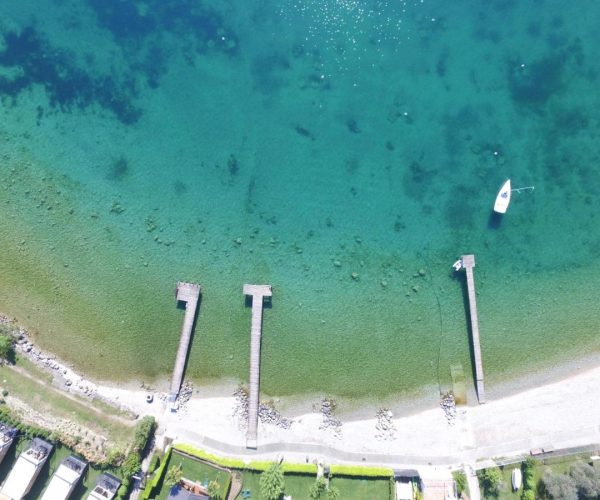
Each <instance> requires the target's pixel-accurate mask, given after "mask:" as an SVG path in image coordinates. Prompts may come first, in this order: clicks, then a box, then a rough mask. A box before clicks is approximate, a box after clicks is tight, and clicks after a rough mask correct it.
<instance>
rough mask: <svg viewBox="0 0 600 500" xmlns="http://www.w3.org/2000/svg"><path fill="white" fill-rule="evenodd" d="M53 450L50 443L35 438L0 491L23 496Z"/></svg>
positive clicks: (18, 496) (13, 496) (10, 495)
mask: <svg viewBox="0 0 600 500" xmlns="http://www.w3.org/2000/svg"><path fill="white" fill-rule="evenodd" d="M51 451H52V445H51V444H50V443H47V442H46V441H44V440H42V439H39V438H34V439H33V440H32V441H31V443H30V445H29V447H28V448H27V449H26V450H25V451H23V452H22V453H21V454H20V455H19V458H18V459H17V461H16V463H15V465H13V468H12V469H11V470H10V473H9V474H8V477H7V478H6V481H5V482H4V484H3V485H2V489H0V493H1V494H3V495H5V496H7V497H9V498H23V496H25V494H26V493H27V491H28V490H29V488H30V487H31V485H32V483H33V481H34V480H35V478H36V477H37V474H38V471H39V469H41V468H42V466H43V465H44V463H45V462H46V459H47V458H48V454H49V453H50V452H51Z"/></svg>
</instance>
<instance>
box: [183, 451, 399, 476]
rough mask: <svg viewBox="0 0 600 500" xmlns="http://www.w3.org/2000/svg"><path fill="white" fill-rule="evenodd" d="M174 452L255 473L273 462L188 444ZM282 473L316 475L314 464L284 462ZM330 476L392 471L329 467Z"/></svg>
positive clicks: (392, 473) (376, 474) (387, 472)
mask: <svg viewBox="0 0 600 500" xmlns="http://www.w3.org/2000/svg"><path fill="white" fill-rule="evenodd" d="M174 448H175V449H176V450H179V451H182V452H183V453H187V454H188V455H192V456H194V457H197V458H202V459H204V460H206V461H207V462H212V463H214V464H217V465H220V466H221V467H227V468H229V469H246V470H253V471H257V472H262V471H264V470H266V469H267V467H269V465H271V464H272V463H273V462H270V461H255V462H254V461H253V462H247V463H246V462H244V461H243V460H240V459H238V458H226V457H220V456H217V455H213V454H212V453H208V452H206V451H204V450H201V449H199V448H195V447H194V446H191V445H188V444H181V443H180V444H176V445H174ZM281 466H282V469H283V472H287V473H297V474H316V473H317V466H316V465H315V464H298V463H288V462H284V463H283V464H281ZM330 471H331V474H333V475H336V476H351V477H381V478H389V477H394V471H393V470H392V469H391V468H389V467H369V466H364V465H331V467H330Z"/></svg>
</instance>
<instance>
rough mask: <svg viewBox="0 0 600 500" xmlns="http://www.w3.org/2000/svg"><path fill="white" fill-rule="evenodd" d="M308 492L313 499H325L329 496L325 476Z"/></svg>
mask: <svg viewBox="0 0 600 500" xmlns="http://www.w3.org/2000/svg"><path fill="white" fill-rule="evenodd" d="M308 494H309V496H310V499H311V500H325V499H326V498H327V481H326V480H325V478H324V477H323V476H321V477H320V478H319V479H317V480H316V481H315V482H314V483H313V484H312V486H311V487H310V491H309V492H308Z"/></svg>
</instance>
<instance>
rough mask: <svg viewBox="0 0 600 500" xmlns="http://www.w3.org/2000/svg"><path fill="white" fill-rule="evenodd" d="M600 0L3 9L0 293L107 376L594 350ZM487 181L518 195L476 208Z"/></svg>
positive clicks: (389, 372) (295, 383)
mask: <svg viewBox="0 0 600 500" xmlns="http://www.w3.org/2000/svg"><path fill="white" fill-rule="evenodd" d="M598 25H600V7H599V6H598V4H597V3H596V2H593V1H588V0H582V1H579V2H560V1H558V0H556V1H555V0H540V1H525V0H520V1H517V0H492V1H489V2H478V3H477V4H476V5H474V4H473V2H466V1H455V2H445V1H444V2H442V1H439V0H422V1H391V0H372V1H367V0H283V1H277V2H274V1H270V0H266V1H265V0H260V1H259V0H247V1H244V2H241V1H239V2H232V1H230V2H217V1H215V2H212V1H206V0H180V1H165V0H146V1H141V0H140V1H136V0H121V1H117V0H109V1H107V0H87V1H84V2H81V1H75V0H60V1H56V0H54V1H52V0H36V1H25V0H23V1H20V2H3V3H2V5H1V6H0V98H1V107H0V112H1V113H2V120H1V121H0V154H1V164H0V252H1V255H2V258H1V259H0V277H1V279H0V310H1V311H3V312H4V313H6V314H8V315H11V316H15V317H16V318H18V319H19V321H20V322H21V323H23V324H24V325H26V326H28V327H29V328H30V329H32V331H34V332H35V333H36V335H37V340H38V341H39V342H40V344H41V345H42V346H43V347H45V348H47V349H49V350H51V351H53V352H55V353H57V354H58V355H60V356H62V357H64V358H65V359H67V360H69V361H71V362H73V363H74V364H75V365H76V366H78V367H79V368H81V369H83V370H85V371H86V372H87V373H90V374H91V375H93V376H95V377H99V378H101V379H116V380H128V379H144V380H152V379H161V378H166V377H168V375H169V373H170V370H171V368H172V362H173V360H174V357H175V351H176V348H177V342H178V334H179V328H180V325H181V321H182V316H183V315H182V311H181V309H178V308H177V307H176V304H175V298H174V295H173V290H174V287H175V284H176V282H177V281H178V280H189V281H195V282H198V283H201V284H202V286H203V298H202V303H201V309H200V316H199V319H198V327H197V331H196V334H195V337H194V342H193V347H192V351H191V357H190V361H189V367H188V374H189V375H190V376H192V377H193V378H194V379H195V380H196V382H197V383H199V384H205V385H210V384H214V383H216V382H218V381H219V380H234V381H235V380H244V379H246V377H247V373H248V358H249V354H248V353H249V331H250V329H249V325H250V310H249V308H248V307H246V306H245V303H244V297H243V296H242V292H241V290H242V284H243V283H245V282H255V283H270V284H272V285H273V289H274V296H273V301H272V307H270V308H269V309H267V310H266V311H265V315H264V335H263V345H262V347H263V362H262V380H261V381H262V385H261V389H262V391H263V393H265V394H269V395H279V396H285V395H302V394H309V393H331V394H336V395H338V396H345V397H348V398H363V397H375V398H384V397H389V396H391V395H408V394H414V393H417V392H418V391H419V390H420V389H421V388H423V387H426V386H431V385H435V386H437V385H438V383H439V384H440V385H442V386H448V384H449V381H450V366H451V365H457V364H460V365H462V366H463V367H464V369H465V372H466V373H467V375H468V376H471V359H470V354H469V341H468V330H467V316H466V312H465V303H464V299H465V296H464V282H463V279H464V278H461V277H457V276H456V275H454V273H452V269H451V265H452V263H453V262H454V261H455V260H456V259H457V257H458V256H459V255H461V254H463V253H473V254H475V256H476V259H477V267H476V268H475V278H476V283H477V289H478V301H479V302H478V306H479V314H480V328H481V336H482V348H483V358H484V366H485V368H486V375H487V379H488V380H489V381H490V383H491V384H492V385H493V384H494V383H499V382H501V381H503V380H506V379H507V378H512V377H522V376H525V375H526V374H529V373H533V372H536V371H540V370H547V369H549V368H551V367H553V366H555V365H557V364H560V363H562V362H566V361H568V360H573V359H576V358H579V357H582V356H584V355H590V354H596V355H597V354H598V353H599V352H600V340H599V337H598V334H597V333H598V325H599V324H600V308H599V307H598V304H597V290H598V285H599V284H600V279H599V270H600V224H599V223H598V220H597V215H596V214H597V213H598V208H599V204H600V196H599V190H600V176H599V170H600V141H599V140H598V137H599V134H600V128H599V115H598V109H600V94H599V93H598V76H599V71H600V66H599V62H598V58H597V53H598V49H600V39H599V38H598V36H597V26H598ZM506 178H511V179H512V181H513V185H515V186H527V185H535V191H533V192H524V193H521V194H518V193H513V201H512V203H511V206H510V209H509V211H508V213H507V214H506V216H504V217H503V218H502V219H501V220H499V219H494V218H493V217H491V206H492V204H493V200H494V198H495V195H496V192H497V190H498V188H499V187H500V185H501V184H502V182H503V181H504V180H505V179H506Z"/></svg>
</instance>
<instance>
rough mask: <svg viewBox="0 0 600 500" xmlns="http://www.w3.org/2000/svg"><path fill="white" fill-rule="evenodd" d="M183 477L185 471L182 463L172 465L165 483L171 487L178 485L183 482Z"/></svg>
mask: <svg viewBox="0 0 600 500" xmlns="http://www.w3.org/2000/svg"><path fill="white" fill-rule="evenodd" d="M182 477H183V472H182V470H181V464H179V465H172V466H171V467H169V469H168V470H167V474H166V475H165V484H166V485H167V486H168V487H169V489H170V488H173V487H174V486H177V485H178V484H179V483H180V482H181V478H182Z"/></svg>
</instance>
